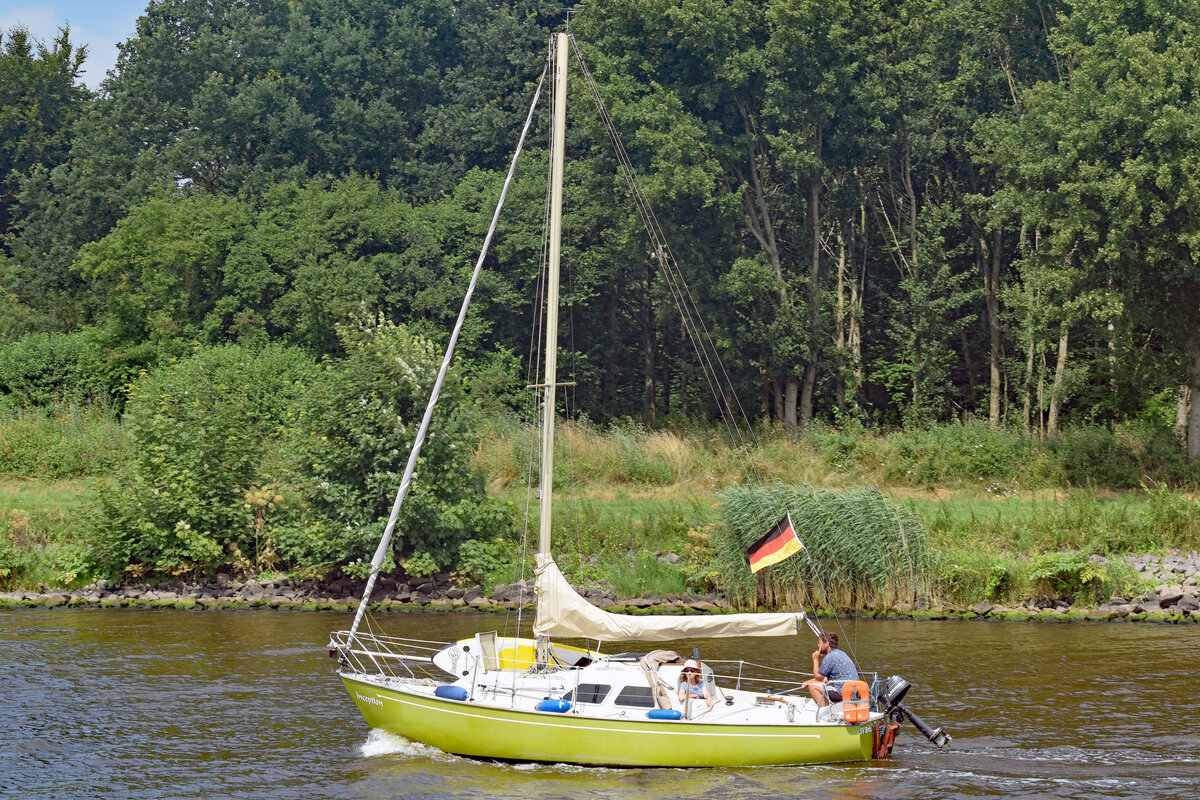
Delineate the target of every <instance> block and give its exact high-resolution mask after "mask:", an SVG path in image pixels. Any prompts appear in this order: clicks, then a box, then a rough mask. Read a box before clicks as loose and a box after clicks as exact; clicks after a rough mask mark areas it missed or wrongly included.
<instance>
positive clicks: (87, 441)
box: [0, 404, 128, 479]
mask: <svg viewBox="0 0 1200 800" xmlns="http://www.w3.org/2000/svg"><path fill="white" fill-rule="evenodd" d="M127 447H128V437H127V436H126V434H125V432H124V431H123V430H122V428H121V426H120V424H119V423H118V422H117V419H116V415H115V414H114V413H113V411H112V410H111V409H110V408H108V407H107V406H103V405H88V406H80V405H75V404H61V405H55V406H48V407H39V408H18V409H15V410H11V411H9V412H8V413H7V414H4V415H3V416H0V474H8V475H21V476H24V477H31V478H45V479H59V478H73V477H82V476H86V475H104V474H108V473H110V472H112V471H113V470H114V469H115V468H116V466H117V464H118V463H120V461H121V459H122V458H123V457H124V454H125V451H126V449H127Z"/></svg>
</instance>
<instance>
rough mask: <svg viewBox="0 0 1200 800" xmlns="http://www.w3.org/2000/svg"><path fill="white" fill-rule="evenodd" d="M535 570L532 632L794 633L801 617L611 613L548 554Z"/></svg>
mask: <svg viewBox="0 0 1200 800" xmlns="http://www.w3.org/2000/svg"><path fill="white" fill-rule="evenodd" d="M536 573H537V582H536V584H535V588H536V590H537V620H536V621H535V622H534V625H533V632H534V633H535V634H537V635H538V636H563V637H576V638H581V639H596V640H598V641H601V642H619V641H629V640H638V641H643V642H662V641H667V640H670V639H686V638H692V637H696V638H699V637H722V636H794V635H795V634H796V633H797V632H798V630H799V626H800V623H801V622H802V621H803V620H804V614H803V613H785V614H712V615H707V614H706V615H704V616H669V615H663V614H659V615H646V616H633V615H630V614H610V613H609V612H607V611H605V610H604V609H602V608H597V607H596V606H594V605H592V604H591V603H589V602H588V601H587V600H585V599H583V598H582V597H580V596H579V593H578V592H576V591H575V590H574V589H573V588H571V584H569V583H567V579H566V578H564V577H563V574H562V571H561V570H559V568H558V565H557V564H555V563H554V558H553V557H552V556H550V555H548V554H543V553H539V554H538V556H537V570H536Z"/></svg>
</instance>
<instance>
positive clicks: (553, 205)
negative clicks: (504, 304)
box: [538, 33, 570, 555]
mask: <svg viewBox="0 0 1200 800" xmlns="http://www.w3.org/2000/svg"><path fill="white" fill-rule="evenodd" d="M552 42H553V45H554V48H555V66H554V92H553V97H554V108H553V122H552V125H551V135H550V253H549V261H548V263H547V265H546V370H545V379H544V381H543V385H542V389H543V390H544V394H543V400H542V473H541V478H540V484H541V509H540V518H539V520H538V554H539V555H549V553H550V518H551V515H550V508H551V494H552V490H553V487H554V406H555V392H554V389H555V383H556V381H557V380H558V375H557V373H558V272H559V260H560V257H561V255H562V186H563V160H564V159H563V150H564V139H565V137H566V131H567V62H568V56H569V53H570V49H569V37H568V36H567V34H565V33H556V34H554V38H553V39H552Z"/></svg>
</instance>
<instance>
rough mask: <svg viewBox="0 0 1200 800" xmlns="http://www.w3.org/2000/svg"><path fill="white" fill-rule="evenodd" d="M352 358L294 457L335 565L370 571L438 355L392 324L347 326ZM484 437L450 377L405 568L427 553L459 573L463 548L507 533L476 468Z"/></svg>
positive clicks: (305, 420)
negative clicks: (329, 539) (329, 535)
mask: <svg viewBox="0 0 1200 800" xmlns="http://www.w3.org/2000/svg"><path fill="white" fill-rule="evenodd" d="M338 335H339V337H340V340H341V344H342V349H343V350H344V352H345V353H346V355H345V357H344V358H341V359H338V360H336V361H329V362H327V363H326V364H325V367H324V369H323V370H322V372H321V374H320V376H319V378H318V379H317V380H316V381H315V382H314V383H313V384H312V385H311V386H310V387H309V391H308V392H307V393H306V396H305V400H304V403H303V404H302V407H301V414H300V417H299V419H298V423H299V424H298V429H297V436H296V438H295V440H294V441H293V443H292V451H293V452H294V454H295V455H296V457H297V469H298V473H299V478H298V482H299V484H300V486H301V488H302V491H303V493H304V495H305V498H306V503H307V506H308V508H309V509H310V513H311V517H310V519H313V520H324V521H325V524H326V526H327V529H328V530H330V531H336V532H337V533H336V534H335V541H334V542H333V543H332V545H333V546H332V547H331V550H330V552H331V553H332V554H333V556H334V558H335V559H336V560H339V561H341V562H342V563H345V562H357V567H356V566H355V565H354V564H351V568H352V569H354V568H358V569H360V570H361V568H362V565H363V564H365V562H367V561H369V559H370V557H371V555H372V554H373V552H374V550H375V546H376V542H377V541H378V538H379V535H380V533H381V532H382V530H383V524H384V521H385V520H386V519H387V517H388V515H389V514H390V511H391V506H392V502H393V498H394V496H395V493H396V490H397V488H398V487H399V485H400V479H401V476H402V475H403V472H404V468H405V464H406V462H407V460H408V455H409V451H410V449H411V447H412V443H413V441H414V439H415V437H416V432H417V428H418V425H419V422H420V419H421V415H422V413H423V412H424V410H425V405H426V402H427V401H428V398H429V393H430V390H431V388H432V386H433V382H434V378H435V377H436V375H437V371H438V369H439V367H440V364H441V354H440V352H439V348H438V347H437V346H436V345H434V344H433V343H432V342H430V341H428V340H426V339H423V338H421V337H419V336H415V335H413V334H411V333H410V332H409V331H408V330H407V329H406V328H404V327H403V326H398V325H395V324H392V323H391V322H388V321H386V320H384V319H382V318H379V319H370V318H367V319H361V320H358V321H356V322H354V323H351V324H348V325H345V326H339V328H338ZM477 441H478V434H477V428H476V426H475V424H474V417H473V412H472V410H471V408H470V407H469V404H468V403H467V402H466V398H465V394H464V391H463V386H462V382H461V379H460V378H459V377H458V375H457V373H454V372H452V373H451V374H450V375H449V376H448V377H447V380H446V384H445V388H444V391H443V394H442V398H441V401H440V402H439V404H438V407H437V411H436V413H435V414H434V417H433V422H432V424H431V426H430V429H429V437H428V440H427V441H426V443H425V445H424V448H423V449H422V451H421V458H420V461H419V462H418V467H417V471H416V474H415V476H414V478H413V481H412V484H411V486H410V487H409V490H408V494H407V496H406V498H405V501H404V506H403V508H402V511H401V514H400V517H399V519H398V520H397V526H396V535H395V538H394V539H393V555H394V558H395V560H396V561H397V562H399V561H402V560H403V558H404V557H406V556H411V555H413V554H415V553H419V552H425V553H427V554H428V555H429V556H430V557H431V558H433V560H434V561H435V562H436V563H437V564H438V565H439V566H440V567H443V568H444V567H448V566H452V565H453V564H454V562H455V558H456V556H457V553H458V548H459V545H460V544H461V543H462V542H464V541H466V540H468V539H472V538H483V539H489V538H492V537H494V536H497V535H501V536H503V535H507V534H508V533H509V532H510V531H511V529H512V527H513V524H514V523H513V521H512V508H511V506H509V505H506V504H500V503H497V502H493V501H488V500H487V499H486V496H485V492H484V484H483V476H482V475H481V474H480V473H479V472H477V471H476V470H474V469H473V468H472V466H471V455H472V450H473V448H474V446H475V445H476V444H477Z"/></svg>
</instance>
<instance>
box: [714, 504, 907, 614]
mask: <svg viewBox="0 0 1200 800" xmlns="http://www.w3.org/2000/svg"><path fill="white" fill-rule="evenodd" d="M720 512H721V519H722V522H723V525H722V527H721V528H720V530H719V532H718V535H717V543H716V550H717V554H718V558H719V560H720V563H721V570H722V574H723V575H724V577H725V588H726V591H727V593H728V594H729V595H730V596H731V597H733V598H735V599H736V600H737V601H739V602H740V603H741V604H743V605H759V604H762V605H768V606H776V607H778V606H787V605H803V606H810V605H819V606H824V607H832V608H857V607H860V606H862V605H865V604H868V603H870V602H875V603H882V604H891V603H894V602H895V601H897V600H898V599H900V598H909V599H911V598H912V597H913V596H914V594H915V593H916V592H917V591H919V590H920V589H921V588H922V587H923V586H924V585H925V584H926V581H927V561H928V555H927V552H926V542H925V539H926V534H925V530H924V528H923V527H922V525H921V524H920V522H919V521H918V520H917V519H916V517H915V516H914V515H913V514H912V513H911V512H910V511H909V510H907V509H906V508H903V507H901V506H899V505H897V504H895V503H893V502H891V501H889V500H888V499H887V498H886V497H884V496H883V494H882V493H880V492H879V490H878V489H875V488H863V489H856V490H854V491H850V492H845V493H838V492H826V491H818V490H816V489H814V488H812V487H803V486H788V485H783V484H776V485H773V486H768V487H757V486H735V487H732V488H730V489H727V490H725V491H724V492H722V493H721V507H720ZM785 512H787V513H789V514H790V515H791V518H792V523H793V525H795V528H796V533H797V535H798V536H799V538H800V541H801V542H802V543H803V544H804V550H803V551H801V552H800V553H799V554H798V555H795V556H793V557H792V558H789V559H788V560H786V561H783V562H781V563H779V564H776V565H774V566H771V567H768V568H767V569H766V570H764V571H762V572H761V573H759V576H758V577H757V579H756V578H755V576H752V575H751V573H750V570H749V565H748V564H747V562H746V549H747V548H748V547H749V546H750V545H751V544H753V543H754V542H755V541H756V540H757V539H758V538H759V537H761V536H762V535H763V534H764V533H765V532H766V531H768V530H770V528H771V526H772V525H774V524H775V522H776V521H777V520H778V519H779V518H780V517H781V516H782V515H783V513H785Z"/></svg>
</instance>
